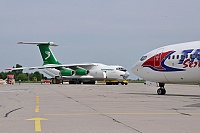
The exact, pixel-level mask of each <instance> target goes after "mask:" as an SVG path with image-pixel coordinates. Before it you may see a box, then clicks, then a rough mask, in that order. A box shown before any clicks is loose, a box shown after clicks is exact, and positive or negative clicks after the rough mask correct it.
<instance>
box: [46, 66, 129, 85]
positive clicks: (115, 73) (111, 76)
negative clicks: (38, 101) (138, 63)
mask: <svg viewBox="0 0 200 133" xmlns="http://www.w3.org/2000/svg"><path fill="white" fill-rule="evenodd" d="M92 64H93V65H92V66H86V67H84V69H86V70H89V73H88V74H87V75H83V76H79V75H73V76H62V78H64V79H69V80H73V79H78V80H81V81H90V80H100V81H103V80H118V81H119V82H121V81H123V80H125V79H127V78H128V76H129V72H128V71H127V70H126V69H125V68H123V67H122V66H112V65H104V64H100V63H92ZM43 71H44V72H45V73H46V74H48V75H49V76H51V77H53V78H54V77H56V76H61V75H60V71H59V70H57V69H55V68H46V69H44V70H43Z"/></svg>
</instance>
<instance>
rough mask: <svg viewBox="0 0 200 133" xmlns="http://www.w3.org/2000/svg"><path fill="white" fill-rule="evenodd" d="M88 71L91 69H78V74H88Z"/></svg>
mask: <svg viewBox="0 0 200 133" xmlns="http://www.w3.org/2000/svg"><path fill="white" fill-rule="evenodd" d="M88 73H89V70H84V69H77V70H76V75H79V76H83V75H87V74H88Z"/></svg>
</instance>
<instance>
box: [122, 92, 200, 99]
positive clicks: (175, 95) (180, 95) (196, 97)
mask: <svg viewBox="0 0 200 133" xmlns="http://www.w3.org/2000/svg"><path fill="white" fill-rule="evenodd" d="M121 94H134V95H149V96H150V95H151V96H174V97H194V98H195V99H200V95H185V94H184V95H183V94H165V95H158V94H156V93H155V94H152V93H121Z"/></svg>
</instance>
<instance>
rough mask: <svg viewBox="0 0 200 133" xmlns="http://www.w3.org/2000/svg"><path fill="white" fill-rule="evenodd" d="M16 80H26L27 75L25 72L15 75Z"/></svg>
mask: <svg viewBox="0 0 200 133" xmlns="http://www.w3.org/2000/svg"><path fill="white" fill-rule="evenodd" d="M16 80H17V81H19V80H21V81H27V80H28V77H27V75H26V74H25V73H20V74H19V75H18V76H17V77H16Z"/></svg>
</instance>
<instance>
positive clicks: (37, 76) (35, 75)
mask: <svg viewBox="0 0 200 133" xmlns="http://www.w3.org/2000/svg"><path fill="white" fill-rule="evenodd" d="M33 77H36V78H37V81H41V79H42V74H40V72H38V71H36V72H34V74H33Z"/></svg>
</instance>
